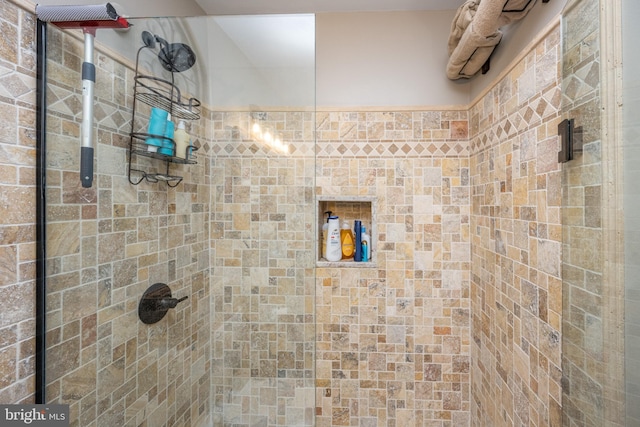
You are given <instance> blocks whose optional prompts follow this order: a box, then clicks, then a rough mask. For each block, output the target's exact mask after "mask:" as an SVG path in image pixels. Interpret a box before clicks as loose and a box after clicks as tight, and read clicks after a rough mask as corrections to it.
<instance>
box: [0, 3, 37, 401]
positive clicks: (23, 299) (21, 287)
mask: <svg viewBox="0 0 640 427" xmlns="http://www.w3.org/2000/svg"><path fill="white" fill-rule="evenodd" d="M0 27H1V28H2V34H3V37H2V41H0V129H2V131H1V132H0V199H1V200H2V202H1V203H0V210H1V212H0V301H2V302H3V306H2V309H1V310H0V402H2V403H19V402H25V403H27V402H33V393H34V390H35V380H34V371H35V360H34V355H35V277H36V271H35V259H36V245H35V241H36V230H35V212H36V210H35V200H36V189H35V158H36V152H35V146H36V143H35V139H36V138H35V102H36V96H35V87H36V83H35V81H36V79H35V68H36V66H35V64H36V52H35V51H36V47H35V21H34V19H33V16H32V15H31V14H28V13H25V12H24V11H23V10H21V9H20V8H18V7H16V6H15V5H13V4H12V3H8V2H7V1H6V0H2V1H0Z"/></svg>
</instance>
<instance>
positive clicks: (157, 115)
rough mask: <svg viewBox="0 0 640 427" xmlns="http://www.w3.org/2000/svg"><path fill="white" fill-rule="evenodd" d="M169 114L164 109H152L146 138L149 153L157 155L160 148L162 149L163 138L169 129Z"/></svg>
mask: <svg viewBox="0 0 640 427" xmlns="http://www.w3.org/2000/svg"><path fill="white" fill-rule="evenodd" d="M168 114H169V113H168V112H166V111H165V110H163V109H162V108H156V107H153V108H152V109H151V117H150V118H149V126H148V128H147V134H149V136H148V137H147V138H146V140H145V142H146V143H147V151H149V152H151V153H155V152H157V151H158V148H160V147H162V136H164V132H165V129H166V127H167V115H168Z"/></svg>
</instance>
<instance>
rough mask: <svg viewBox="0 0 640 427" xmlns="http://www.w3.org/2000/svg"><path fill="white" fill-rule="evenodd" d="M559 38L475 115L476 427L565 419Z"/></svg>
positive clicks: (534, 54)
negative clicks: (562, 347) (562, 381)
mask: <svg viewBox="0 0 640 427" xmlns="http://www.w3.org/2000/svg"><path fill="white" fill-rule="evenodd" d="M559 55H560V30H559V28H557V27H556V28H555V29H554V30H553V31H551V33H549V34H548V35H547V36H546V37H545V38H543V39H542V40H541V41H540V43H539V44H538V45H537V46H536V48H535V49H534V50H532V51H531V52H530V53H528V54H527V55H526V56H525V57H524V59H523V60H522V61H521V62H520V63H518V64H516V65H515V67H514V68H513V69H512V70H511V71H510V72H509V73H508V74H506V75H505V77H504V78H503V79H502V80H500V81H499V82H496V85H495V86H494V87H493V88H492V89H491V90H490V91H489V92H488V93H487V94H486V95H485V96H483V97H482V98H481V99H480V100H479V101H478V102H477V103H476V104H475V105H473V106H472V107H471V110H470V123H471V131H470V138H471V147H472V148H471V151H472V152H471V159H470V178H471V198H472V200H471V204H472V214H471V227H470V229H471V243H472V256H471V293H470V298H471V311H472V325H471V331H472V341H471V367H470V369H471V376H472V379H471V386H472V391H471V395H472V397H471V425H473V426H479V427H484V426H495V427H498V426H505V427H507V426H514V425H529V426H547V425H549V426H559V425H561V424H562V421H561V418H562V414H561V402H562V391H561V385H560V380H561V358H560V355H561V338H562V337H561V321H562V280H561V265H560V262H561V256H562V251H561V246H562V227H561V203H562V192H561V184H562V180H561V166H560V165H559V164H558V158H557V152H558V149H559V143H558V137H557V125H558V123H559V121H560V120H559V109H560V104H561V90H560V82H559V76H560V73H559V71H560V70H559V60H560V57H559Z"/></svg>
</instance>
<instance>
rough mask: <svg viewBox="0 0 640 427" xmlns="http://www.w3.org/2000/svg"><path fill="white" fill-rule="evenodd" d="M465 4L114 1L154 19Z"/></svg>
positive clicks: (417, 0) (46, 1) (65, 1)
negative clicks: (157, 17)
mask: <svg viewBox="0 0 640 427" xmlns="http://www.w3.org/2000/svg"><path fill="white" fill-rule="evenodd" d="M33 1H34V3H39V4H42V5H69V4H77V5H86V4H97V3H100V2H99V1H98V0H33ZM464 2H465V0H118V1H115V2H111V3H112V4H113V6H114V7H115V8H116V10H117V11H118V13H119V14H120V15H123V16H126V17H129V18H145V17H156V16H201V15H257V14H273V13H281V14H286V13H315V12H356V11H358V12H366V11H394V10H453V9H457V8H458V7H459V6H460V5H462V4H463V3H464Z"/></svg>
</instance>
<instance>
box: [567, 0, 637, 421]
mask: <svg viewBox="0 0 640 427" xmlns="http://www.w3.org/2000/svg"><path fill="white" fill-rule="evenodd" d="M619 5H620V2H617V1H614V2H608V1H607V2H601V1H598V0H575V1H569V2H568V3H567V6H566V8H565V11H564V13H563V18H562V32H563V34H562V37H563V64H562V69H563V88H562V89H563V90H562V91H563V118H565V119H574V129H573V140H574V144H575V147H576V150H575V152H574V156H573V159H572V160H569V161H568V162H566V163H564V164H563V167H562V173H563V209H562V216H563V217H562V222H563V265H562V270H563V274H562V277H563V313H562V340H563V344H562V352H563V359H562V374H563V378H562V385H563V395H562V406H563V425H564V426H576V427H577V426H580V427H589V426H594V427H595V426H603V425H607V426H624V425H633V423H631V424H629V423H626V421H625V395H624V392H623V390H624V382H625V375H624V366H625V365H624V364H625V361H624V347H625V343H624V336H623V334H624V322H625V313H624V300H623V298H624V286H625V285H624V282H625V279H624V277H623V261H622V256H623V242H624V240H623V235H624V239H626V235H627V233H628V230H627V231H625V230H623V220H622V219H623V218H622V205H621V201H622V192H621V189H622V185H623V183H622V173H621V172H622V158H623V156H622V150H621V144H620V140H619V131H618V128H619V105H620V104H619V102H618V100H617V99H618V96H619V95H620V94H619V93H618V84H619V79H618V71H619V70H618V64H619V59H620V52H619V43H618V34H616V31H619V26H617V22H618V20H619V19H620V10H619ZM624 158H625V159H626V158H627V154H625V155H624ZM632 185H633V186H635V187H637V183H635V184H632ZM625 199H626V195H625ZM625 214H626V212H625ZM624 227H625V228H626V224H624Z"/></svg>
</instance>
